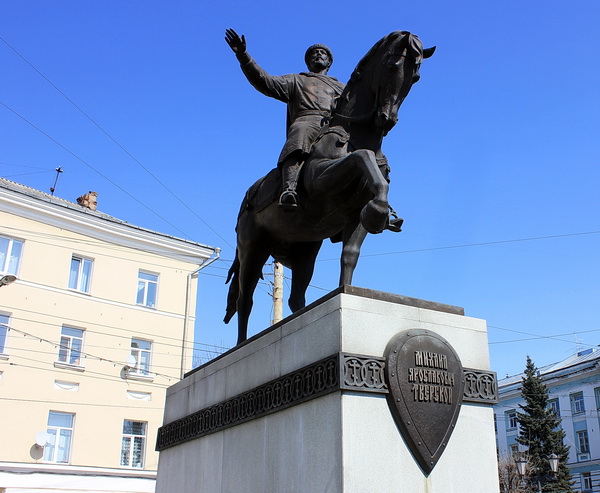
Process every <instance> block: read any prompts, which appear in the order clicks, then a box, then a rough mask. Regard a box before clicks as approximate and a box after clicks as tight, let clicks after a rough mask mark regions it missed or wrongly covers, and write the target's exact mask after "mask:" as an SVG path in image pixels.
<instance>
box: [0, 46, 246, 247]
mask: <svg viewBox="0 0 600 493" xmlns="http://www.w3.org/2000/svg"><path fill="white" fill-rule="evenodd" d="M0 40H1V41H2V42H3V43H4V44H6V46H8V47H9V48H10V49H11V50H12V51H13V52H14V53H16V54H17V56H19V57H20V58H21V59H22V60H23V61H24V62H25V63H26V64H27V65H29V66H30V67H31V68H32V69H33V70H34V71H35V72H36V73H37V74H38V75H39V76H40V77H42V78H43V79H44V80H45V81H46V82H47V83H48V84H50V85H51V86H52V87H53V88H54V89H55V90H56V91H57V92H58V93H59V94H60V95H61V96H63V97H64V98H65V99H66V100H67V101H68V102H69V103H71V104H72V105H73V106H74V107H75V108H76V109H77V110H78V111H79V112H80V113H81V114H82V115H83V116H85V117H86V118H87V119H88V120H89V121H90V122H91V123H92V124H93V125H94V126H95V127H96V128H98V130H100V131H101V132H102V133H103V134H104V135H105V136H106V137H107V138H108V139H110V141H111V142H113V143H114V144H115V145H116V146H117V147H118V148H119V149H121V150H122V151H123V152H124V153H125V154H126V155H127V156H129V157H130V158H131V159H132V160H133V161H134V162H135V163H136V164H137V165H139V166H140V167H141V168H142V169H143V170H144V171H145V172H146V173H148V174H149V175H150V176H151V177H152V178H153V179H154V180H155V181H156V182H157V183H158V184H159V185H161V186H162V187H163V188H164V189H165V190H166V191H167V192H168V193H169V194H171V195H172V196H173V197H174V198H175V199H176V200H177V201H178V202H179V203H180V204H181V205H183V206H184V207H185V208H186V209H187V210H188V211H189V212H191V213H192V214H193V215H194V216H195V217H196V218H197V219H198V220H200V221H201V222H202V224H204V225H205V226H206V227H207V228H208V229H210V230H211V231H212V232H213V233H214V234H216V235H217V236H218V237H219V238H221V240H223V241H224V242H225V243H226V244H227V245H229V247H231V248H235V247H234V246H232V245H231V244H230V243H229V242H228V241H227V240H226V239H225V238H223V236H221V235H220V234H219V233H218V232H217V231H216V230H215V229H214V228H213V227H212V226H210V224H208V223H207V222H206V221H205V220H204V219H203V218H202V217H200V216H199V215H198V214H197V213H196V211H194V210H193V209H192V208H191V207H190V206H188V205H187V204H186V203H185V202H184V201H183V200H181V199H180V198H179V196H178V195H176V194H175V193H174V192H173V191H172V190H171V189H170V188H169V187H167V185H165V184H164V183H163V182H162V181H161V180H160V179H159V178H158V177H157V176H156V175H155V174H154V173H152V172H151V171H150V170H149V169H148V168H147V167H146V166H144V165H143V164H142V163H141V162H140V161H139V160H138V159H137V158H136V157H135V156H134V155H133V154H131V153H130V152H129V151H128V150H127V149H126V148H125V147H124V146H123V145H122V144H121V143H120V142H118V141H117V140H116V139H115V138H114V137H113V136H112V135H110V134H109V133H108V132H107V131H106V130H105V129H104V128H103V127H102V126H100V124H98V122H96V121H95V120H94V119H93V118H92V117H91V116H90V115H89V114H88V113H86V112H85V111H84V110H83V109H82V108H81V107H80V106H79V105H78V104H77V103H75V101H73V100H72V99H71V98H70V97H69V96H67V95H66V94H65V93H64V92H63V91H62V90H60V89H59V88H58V87H57V86H56V84H54V83H53V82H52V81H51V80H50V79H48V77H46V76H45V75H44V74H43V73H42V72H41V71H40V70H38V68H37V67H35V66H34V65H33V64H32V63H31V62H30V61H29V60H27V59H26V58H25V57H24V56H23V55H22V54H21V53H19V52H18V51H17V50H16V49H15V48H14V47H13V46H12V45H11V44H9V43H8V41H6V40H5V39H4V38H2V37H0Z"/></svg>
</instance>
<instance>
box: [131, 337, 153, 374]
mask: <svg viewBox="0 0 600 493" xmlns="http://www.w3.org/2000/svg"><path fill="white" fill-rule="evenodd" d="M140 343H142V344H143V343H147V344H149V345H150V349H146V348H143V347H139V344H140ZM134 344H137V345H138V346H137V347H134ZM153 345H154V343H153V342H152V341H150V340H148V339H141V338H139V337H132V338H131V356H133V357H134V358H135V366H134V367H132V368H131V369H130V370H129V373H132V374H134V375H140V376H144V377H151V376H152V374H151V373H150V370H151V368H152V346H153ZM142 361H143V362H144V363H143V364H142Z"/></svg>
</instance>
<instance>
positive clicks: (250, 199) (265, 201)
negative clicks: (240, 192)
mask: <svg viewBox="0 0 600 493" xmlns="http://www.w3.org/2000/svg"><path fill="white" fill-rule="evenodd" d="M279 195H281V170H280V169H279V168H273V169H272V170H271V171H269V172H268V173H267V174H266V175H265V176H263V177H262V178H260V179H259V180H258V181H257V182H256V183H254V184H253V185H252V186H251V187H250V188H249V189H248V191H247V192H246V197H245V199H244V203H245V204H246V208H247V209H248V210H252V211H255V212H260V211H262V210H263V209H264V208H265V207H267V206H268V205H270V204H272V203H273V202H275V201H276V200H279Z"/></svg>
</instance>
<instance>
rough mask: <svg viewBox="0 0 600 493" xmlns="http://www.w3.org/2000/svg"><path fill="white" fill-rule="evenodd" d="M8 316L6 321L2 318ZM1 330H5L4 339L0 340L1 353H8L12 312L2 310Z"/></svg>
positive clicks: (0, 315) (0, 316)
mask: <svg viewBox="0 0 600 493" xmlns="http://www.w3.org/2000/svg"><path fill="white" fill-rule="evenodd" d="M4 317H6V321H3V320H2V319H3V318H4ZM0 330H2V331H3V332H4V341H1V340H0V355H6V354H7V353H6V344H7V342H8V334H9V333H10V314H8V313H2V312H0Z"/></svg>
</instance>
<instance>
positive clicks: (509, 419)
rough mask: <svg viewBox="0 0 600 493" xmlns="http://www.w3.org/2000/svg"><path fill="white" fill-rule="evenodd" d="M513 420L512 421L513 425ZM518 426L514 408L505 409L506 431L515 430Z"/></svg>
mask: <svg viewBox="0 0 600 493" xmlns="http://www.w3.org/2000/svg"><path fill="white" fill-rule="evenodd" d="M513 422H514V426H513ZM518 426H519V421H518V418H517V411H516V410H515V409H511V410H510V411H506V430H507V431H512V430H516V429H517V427H518Z"/></svg>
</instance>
